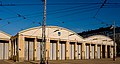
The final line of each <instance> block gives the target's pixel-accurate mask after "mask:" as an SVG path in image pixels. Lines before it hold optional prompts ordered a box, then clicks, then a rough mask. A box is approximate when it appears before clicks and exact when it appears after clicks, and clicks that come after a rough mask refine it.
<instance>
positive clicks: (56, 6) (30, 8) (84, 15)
mask: <svg viewBox="0 0 120 64" xmlns="http://www.w3.org/2000/svg"><path fill="white" fill-rule="evenodd" d="M103 3H104V0H47V18H46V19H47V20H46V25H47V26H60V27H64V28H67V29H70V30H72V31H75V32H77V33H79V32H82V31H88V30H93V29H98V28H100V27H107V26H110V25H113V22H114V21H115V23H116V26H120V0H106V3H105V4H104V5H103ZM0 5H2V6H0V30H1V31H3V32H6V33H8V34H10V35H15V34H17V33H18V32H19V31H22V30H25V29H28V28H32V27H37V26H41V23H42V21H43V2H42V1H41V0H0Z"/></svg>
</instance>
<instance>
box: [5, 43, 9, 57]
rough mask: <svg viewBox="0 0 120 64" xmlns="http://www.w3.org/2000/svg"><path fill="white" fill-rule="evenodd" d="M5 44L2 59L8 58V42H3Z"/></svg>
mask: <svg viewBox="0 0 120 64" xmlns="http://www.w3.org/2000/svg"><path fill="white" fill-rule="evenodd" d="M4 44H5V54H4V55H5V56H4V59H8V53H9V44H8V43H4Z"/></svg>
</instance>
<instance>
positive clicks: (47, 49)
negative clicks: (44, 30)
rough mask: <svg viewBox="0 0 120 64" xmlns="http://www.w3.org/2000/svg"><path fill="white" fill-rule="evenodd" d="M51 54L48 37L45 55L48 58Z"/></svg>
mask: <svg viewBox="0 0 120 64" xmlns="http://www.w3.org/2000/svg"><path fill="white" fill-rule="evenodd" d="M49 54H50V39H49V38H48V39H47V40H46V56H45V58H46V60H49V59H50V56H49Z"/></svg>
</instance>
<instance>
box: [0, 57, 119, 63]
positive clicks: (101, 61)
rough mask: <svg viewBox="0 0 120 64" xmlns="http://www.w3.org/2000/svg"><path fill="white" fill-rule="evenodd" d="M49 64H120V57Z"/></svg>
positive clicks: (59, 61) (0, 61)
mask: <svg viewBox="0 0 120 64" xmlns="http://www.w3.org/2000/svg"><path fill="white" fill-rule="evenodd" d="M39 63H40V62H39V61H29V62H28V61H26V62H13V61H12V60H0V64H39ZM48 64H120V57H118V58H116V61H113V59H111V58H106V59H88V60H53V61H48Z"/></svg>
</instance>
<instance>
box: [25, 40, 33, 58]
mask: <svg viewBox="0 0 120 64" xmlns="http://www.w3.org/2000/svg"><path fill="white" fill-rule="evenodd" d="M33 43H34V42H33V41H25V60H33Z"/></svg>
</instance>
